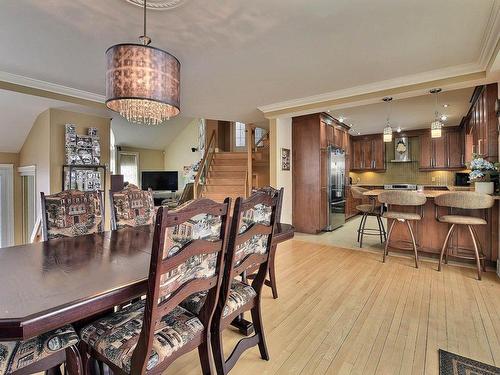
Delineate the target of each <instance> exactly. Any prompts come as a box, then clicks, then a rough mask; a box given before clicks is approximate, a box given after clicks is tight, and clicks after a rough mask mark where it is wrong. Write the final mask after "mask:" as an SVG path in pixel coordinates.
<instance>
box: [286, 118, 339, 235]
mask: <svg viewBox="0 0 500 375" xmlns="http://www.w3.org/2000/svg"><path fill="white" fill-rule="evenodd" d="M348 130H349V129H348V128H347V127H346V126H344V125H342V124H341V123H339V122H338V121H337V120H336V119H334V118H333V117H331V116H329V115H328V114H326V113H317V114H312V115H305V116H299V117H294V118H293V119H292V166H293V173H292V183H293V213H292V220H293V225H294V226H295V229H296V230H297V231H298V232H302V233H318V232H320V231H321V230H323V229H325V228H326V226H327V224H328V215H329V202H328V183H327V177H328V168H327V167H328V146H335V147H341V148H344V146H345V145H348V144H349V135H348V134H347V132H348ZM348 168H349V165H348V163H346V174H345V176H346V182H347V179H348V176H349V169H348Z"/></svg>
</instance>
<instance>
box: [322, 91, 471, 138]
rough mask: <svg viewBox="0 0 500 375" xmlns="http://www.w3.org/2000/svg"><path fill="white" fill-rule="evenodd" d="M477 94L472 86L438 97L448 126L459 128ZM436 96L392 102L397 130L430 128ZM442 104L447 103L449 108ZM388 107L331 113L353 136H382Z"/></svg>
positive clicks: (394, 124) (392, 113)
mask: <svg viewBox="0 0 500 375" xmlns="http://www.w3.org/2000/svg"><path fill="white" fill-rule="evenodd" d="M473 91H474V88H473V87H470V88H466V89H461V90H453V91H445V92H442V93H440V94H439V106H438V111H439V113H440V114H445V115H446V116H448V119H447V120H446V121H444V124H445V126H456V125H459V124H460V121H461V120H462V117H463V116H465V115H466V114H467V112H468V110H469V107H470V102H469V100H470V98H471V95H472V93H473ZM435 100H436V99H435V96H433V95H430V94H429V95H422V96H415V97H412V98H407V99H400V100H393V101H392V103H391V109H390V122H391V126H392V128H393V129H394V130H396V129H397V128H398V127H401V130H411V129H422V128H426V127H430V123H431V122H432V121H433V120H434V108H435ZM443 104H448V107H447V108H444V107H443ZM387 110H388V108H387V104H386V103H384V102H383V101H382V100H381V101H380V103H377V104H369V105H364V106H359V107H352V108H344V109H341V110H335V111H331V112H330V114H331V115H332V116H333V117H335V118H339V117H344V123H346V124H352V128H351V129H352V130H353V133H352V134H356V133H357V132H360V133H362V134H373V133H381V132H382V131H383V129H384V127H385V124H386V119H387Z"/></svg>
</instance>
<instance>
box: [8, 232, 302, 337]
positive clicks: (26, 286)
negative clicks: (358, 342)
mask: <svg viewBox="0 0 500 375" xmlns="http://www.w3.org/2000/svg"><path fill="white" fill-rule="evenodd" d="M293 233H294V229H293V226H292V225H290V224H284V223H283V224H277V225H276V228H275V230H274V234H273V238H272V241H273V244H277V243H280V242H283V241H286V240H288V239H290V238H291V237H293ZM152 241H153V227H152V226H142V227H134V228H124V229H118V230H113V231H106V232H102V233H95V234H88V235H83V236H78V237H64V238H57V239H52V240H49V241H44V242H38V243H32V244H25V245H19V246H12V247H6V248H1V249H0V285H1V288H0V341H12V340H26V339H30V338H32V337H35V336H37V335H40V334H42V333H45V332H48V331H50V330H53V329H57V328H59V327H61V326H63V325H65V324H70V323H75V322H83V321H85V320H88V319H90V318H92V317H95V316H98V315H99V314H103V313H105V312H107V311H110V310H112V309H113V308H114V307H115V306H120V305H122V304H124V303H127V302H129V301H131V300H133V299H135V298H137V297H140V296H142V295H145V294H146V292H147V281H148V273H149V264H150V256H151V247H152ZM240 323H241V319H240ZM237 324H238V322H236V325H237Z"/></svg>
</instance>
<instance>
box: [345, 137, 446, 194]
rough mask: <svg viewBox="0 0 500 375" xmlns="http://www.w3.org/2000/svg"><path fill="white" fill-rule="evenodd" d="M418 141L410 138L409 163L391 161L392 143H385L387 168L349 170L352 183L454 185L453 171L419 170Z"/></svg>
mask: <svg viewBox="0 0 500 375" xmlns="http://www.w3.org/2000/svg"><path fill="white" fill-rule="evenodd" d="M419 145H420V142H419V140H418V138H410V151H411V159H412V162H410V163H391V162H390V161H391V160H393V159H394V144H393V143H387V144H386V149H385V150H386V152H385V160H386V166H387V169H386V171H385V172H382V173H376V172H360V173H355V172H350V173H349V176H350V177H351V178H352V183H353V184H356V183H359V184H365V185H384V184H397V183H407V184H419V185H438V186H442V185H454V184H455V172H450V171H432V172H421V171H420V170H419V162H418V160H419V157H420V150H419Z"/></svg>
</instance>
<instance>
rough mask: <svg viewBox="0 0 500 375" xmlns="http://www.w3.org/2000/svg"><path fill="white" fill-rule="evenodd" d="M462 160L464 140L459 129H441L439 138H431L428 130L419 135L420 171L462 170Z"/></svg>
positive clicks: (463, 158)
mask: <svg viewBox="0 0 500 375" xmlns="http://www.w3.org/2000/svg"><path fill="white" fill-rule="evenodd" d="M464 160H465V157H464V138H463V132H462V131H461V129H460V128H459V127H451V128H445V129H443V135H442V136H441V137H440V138H431V132H430V130H425V131H424V132H423V134H421V135H420V160H419V162H420V169H421V170H453V169H462V168H464V167H465V165H464Z"/></svg>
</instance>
